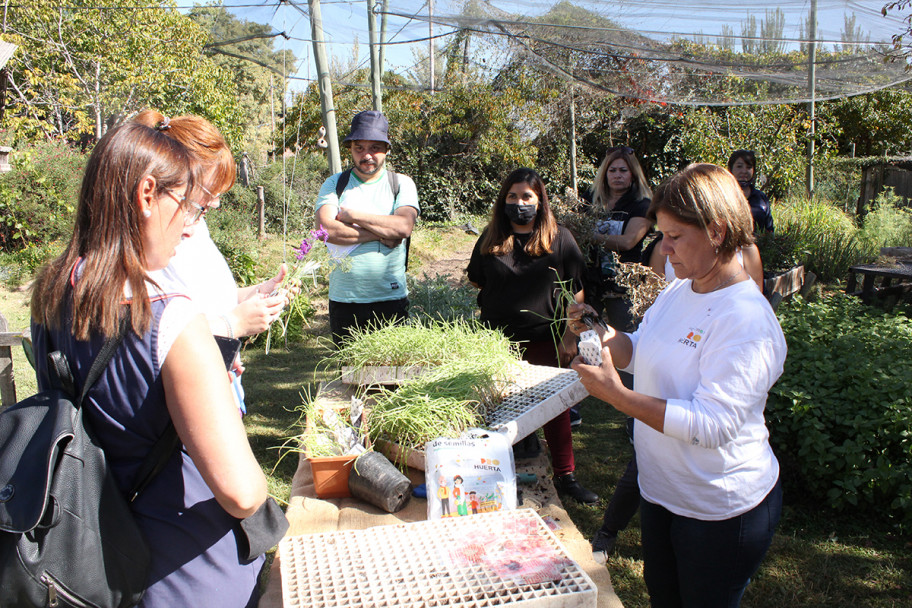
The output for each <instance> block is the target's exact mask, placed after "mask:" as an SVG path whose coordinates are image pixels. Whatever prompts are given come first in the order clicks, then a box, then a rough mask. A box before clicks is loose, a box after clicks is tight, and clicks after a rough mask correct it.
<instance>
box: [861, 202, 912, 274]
mask: <svg viewBox="0 0 912 608" xmlns="http://www.w3.org/2000/svg"><path fill="white" fill-rule="evenodd" d="M901 204H902V197H899V196H896V195H895V194H894V193H893V189H892V188H887V189H886V190H884V191H883V192H881V193H880V194H879V195H878V196H877V199H876V200H875V201H874V204H873V205H872V206H871V210H870V211H869V212H868V213H867V215H865V216H864V225H863V226H862V228H861V230H860V231H859V233H858V240H859V241H860V242H861V244H862V246H863V247H864V250H865V252H866V253H867V254H868V255H869V256H871V257H876V256H877V255H879V254H880V248H881V247H909V246H912V210H910V209H909V208H908V207H903V206H901Z"/></svg>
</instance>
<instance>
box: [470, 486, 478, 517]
mask: <svg viewBox="0 0 912 608" xmlns="http://www.w3.org/2000/svg"><path fill="white" fill-rule="evenodd" d="M469 507H470V508H471V509H472V515H478V493H477V492H476V491H475V490H472V491H471V492H469Z"/></svg>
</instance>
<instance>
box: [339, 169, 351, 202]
mask: <svg viewBox="0 0 912 608" xmlns="http://www.w3.org/2000/svg"><path fill="white" fill-rule="evenodd" d="M351 174H352V170H351V169H346V170H345V171H343V172H342V173H340V174H339V179H338V180H336V198H342V193H343V192H344V191H345V186H347V185H348V180H349V179H351Z"/></svg>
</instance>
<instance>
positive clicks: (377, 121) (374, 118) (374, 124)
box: [342, 110, 390, 145]
mask: <svg viewBox="0 0 912 608" xmlns="http://www.w3.org/2000/svg"><path fill="white" fill-rule="evenodd" d="M359 139H361V140H368V141H382V142H384V143H386V144H387V145H390V140H389V121H388V120H386V116H384V115H383V113H382V112H378V111H377V110H365V111H364V112H358V113H357V114H355V116H354V118H352V124H351V133H349V134H348V137H346V138H345V139H343V140H342V142H343V143H348V142H350V141H356V140H359Z"/></svg>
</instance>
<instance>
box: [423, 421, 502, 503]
mask: <svg viewBox="0 0 912 608" xmlns="http://www.w3.org/2000/svg"><path fill="white" fill-rule="evenodd" d="M424 475H425V480H426V484H427V498H428V519H441V518H443V517H462V516H466V515H473V514H476V513H487V512H489V511H500V510H507V509H515V508H516V507H517V500H516V467H515V464H514V462H513V449H512V446H511V445H510V442H509V440H508V439H507V438H506V436H504V435H501V434H500V433H496V432H493V431H486V430H483V429H471V430H469V431H466V432H465V433H464V434H463V435H462V436H461V437H460V438H458V439H450V438H445V437H441V438H439V439H434V440H432V441H429V442H428V443H427V445H425V471H424Z"/></svg>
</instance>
